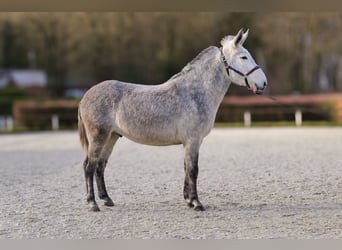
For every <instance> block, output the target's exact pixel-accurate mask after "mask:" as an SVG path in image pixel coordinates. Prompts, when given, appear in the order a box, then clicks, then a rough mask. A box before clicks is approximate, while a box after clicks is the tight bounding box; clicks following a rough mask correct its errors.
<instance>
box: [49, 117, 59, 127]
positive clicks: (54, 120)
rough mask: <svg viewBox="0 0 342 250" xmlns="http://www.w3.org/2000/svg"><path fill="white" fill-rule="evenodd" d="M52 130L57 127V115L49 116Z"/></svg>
mask: <svg viewBox="0 0 342 250" xmlns="http://www.w3.org/2000/svg"><path fill="white" fill-rule="evenodd" d="M51 124H52V130H58V129H59V117H58V115H52V117H51Z"/></svg>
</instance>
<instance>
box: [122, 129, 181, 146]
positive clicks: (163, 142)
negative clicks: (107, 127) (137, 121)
mask: <svg viewBox="0 0 342 250" xmlns="http://www.w3.org/2000/svg"><path fill="white" fill-rule="evenodd" d="M122 135H123V136H125V137H126V138H128V139H130V140H132V141H134V142H137V143H140V144H146V145H153V146H168V145H176V144H181V142H180V140H179V139H178V138H177V137H176V136H175V135H174V134H159V133H134V132H130V133H129V132H123V133H122Z"/></svg>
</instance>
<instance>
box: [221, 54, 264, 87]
mask: <svg viewBox="0 0 342 250" xmlns="http://www.w3.org/2000/svg"><path fill="white" fill-rule="evenodd" d="M220 51H221V56H222V61H223V63H224V66H225V68H226V71H227V74H228V75H229V70H233V71H234V72H235V73H237V74H239V75H240V76H242V77H244V78H245V83H246V86H247V88H249V89H250V88H251V86H250V85H249V83H248V79H247V77H248V76H249V75H250V74H252V73H253V72H254V71H256V70H257V69H260V67H259V65H256V66H255V67H254V68H252V69H251V70H250V71H248V72H247V73H246V74H244V73H242V72H241V71H239V70H237V69H235V68H233V67H232V66H230V65H229V64H228V63H227V60H226V57H225V56H224V54H223V51H222V47H221V48H220Z"/></svg>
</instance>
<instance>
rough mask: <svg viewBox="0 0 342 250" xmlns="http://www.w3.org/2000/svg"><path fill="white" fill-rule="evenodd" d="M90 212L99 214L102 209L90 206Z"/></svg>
mask: <svg viewBox="0 0 342 250" xmlns="http://www.w3.org/2000/svg"><path fill="white" fill-rule="evenodd" d="M89 211H90V212H99V211H100V208H99V207H98V205H92V206H90V208H89Z"/></svg>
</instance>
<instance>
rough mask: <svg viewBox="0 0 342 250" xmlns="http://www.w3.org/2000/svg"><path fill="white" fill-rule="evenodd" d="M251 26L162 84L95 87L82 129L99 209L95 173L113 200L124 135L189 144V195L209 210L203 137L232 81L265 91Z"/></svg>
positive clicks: (89, 182) (192, 203)
mask: <svg viewBox="0 0 342 250" xmlns="http://www.w3.org/2000/svg"><path fill="white" fill-rule="evenodd" d="M247 36H248V30H247V31H246V32H244V31H243V30H242V29H241V30H240V31H239V32H238V33H237V35H235V36H226V37H224V38H223V39H222V40H221V45H222V47H220V48H218V47H215V46H211V47H208V48H207V49H205V50H203V51H202V52H201V53H200V54H199V55H198V56H197V57H195V58H194V59H193V60H192V61H191V62H190V63H188V64H187V65H186V66H185V67H184V68H183V69H182V71H181V72H180V73H178V74H176V75H174V76H173V77H171V78H170V79H169V80H168V81H166V82H165V83H163V84H160V85H152V86H151V85H150V86H148V85H140V84H133V83H125V82H120V81H117V80H107V81H104V82H101V83H99V84H97V85H95V86H93V87H92V88H90V89H89V90H88V91H87V92H86V93H85V95H84V97H83V98H82V100H81V102H80V104H79V109H78V131H79V136H80V140H81V144H82V147H83V151H84V153H85V155H86V158H85V160H84V163H83V167H84V174H85V179H86V187H87V201H88V204H89V206H90V210H91V211H99V207H98V205H97V203H96V201H95V195H94V187H93V185H94V174H95V179H96V183H97V187H98V195H99V198H100V199H102V200H104V205H106V206H113V205H114V203H113V201H112V199H111V198H110V197H109V195H108V193H107V190H106V186H105V181H104V170H105V167H106V164H107V161H108V158H109V156H110V154H111V152H112V150H113V146H114V144H115V143H116V141H117V140H118V139H119V138H120V137H122V136H124V137H126V138H128V139H130V140H132V141H135V142H137V143H141V144H147V145H155V146H166V145H175V144H183V146H184V151H185V157H184V171H185V180H184V190H183V194H184V199H185V200H186V202H187V204H188V206H189V207H192V208H194V209H195V210H197V211H203V210H204V207H203V205H202V204H201V202H200V201H199V198H198V195H197V176H198V154H199V148H200V146H201V143H202V141H203V138H204V137H205V136H207V135H208V134H209V132H210V131H211V129H212V128H213V126H214V121H215V116H216V113H217V110H218V107H219V105H220V103H221V101H222V99H223V97H224V95H225V93H226V92H227V90H228V88H229V86H230V84H231V82H233V83H235V84H237V85H240V86H246V87H247V88H249V89H250V90H251V91H253V93H255V94H262V91H263V90H264V89H265V87H266V85H267V80H266V76H265V74H264V72H263V71H262V70H261V69H260V67H259V66H258V65H257V64H256V63H255V61H254V60H253V58H252V56H251V55H250V53H249V52H248V51H247V50H246V49H245V48H243V46H242V45H243V43H244V41H245V40H246V38H247Z"/></svg>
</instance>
